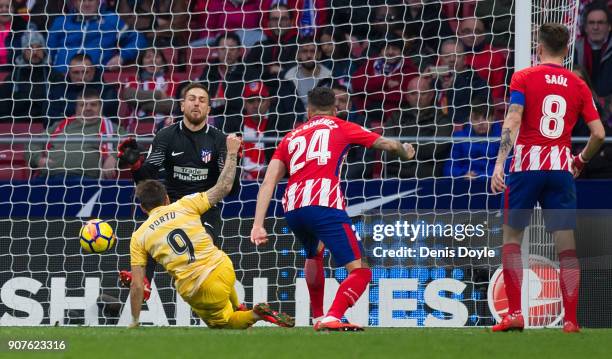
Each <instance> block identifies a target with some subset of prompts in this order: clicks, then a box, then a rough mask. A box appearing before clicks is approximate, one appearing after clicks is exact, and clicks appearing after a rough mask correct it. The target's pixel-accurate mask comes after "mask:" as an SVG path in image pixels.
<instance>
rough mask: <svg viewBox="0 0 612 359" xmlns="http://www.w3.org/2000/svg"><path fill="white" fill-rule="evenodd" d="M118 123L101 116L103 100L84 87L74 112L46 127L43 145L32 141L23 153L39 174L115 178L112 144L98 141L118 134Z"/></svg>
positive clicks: (92, 90) (63, 176)
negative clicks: (73, 138) (76, 138)
mask: <svg viewBox="0 0 612 359" xmlns="http://www.w3.org/2000/svg"><path fill="white" fill-rule="evenodd" d="M119 132H120V131H119V129H118V128H117V126H116V125H115V124H114V123H113V122H112V121H110V120H109V119H108V118H106V117H103V116H102V101H101V99H100V95H99V93H98V92H97V91H96V90H94V89H90V88H88V89H85V90H84V91H83V92H82V93H80V94H79V95H78V96H77V105H76V114H75V115H74V116H71V117H68V118H66V119H64V120H63V121H59V122H57V123H56V124H55V125H53V126H52V127H50V128H49V129H48V130H47V134H48V135H49V137H50V138H49V141H48V142H47V143H46V144H39V143H36V144H35V143H32V144H31V145H30V148H29V152H28V153H26V156H27V158H28V161H29V163H30V166H32V169H33V170H38V171H39V175H43V176H44V175H49V176H50V177H58V178H61V179H64V178H70V177H74V178H76V179H80V178H82V177H88V178H104V179H111V178H116V177H117V160H116V158H115V154H114V153H113V151H114V148H113V143H112V142H103V141H100V140H101V139H103V138H104V137H109V136H113V135H117V134H119ZM58 136H84V138H89V139H91V138H95V139H98V141H93V142H85V141H83V142H71V141H62V140H60V139H56V137H58Z"/></svg>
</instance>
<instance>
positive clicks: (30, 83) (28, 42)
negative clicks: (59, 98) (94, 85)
mask: <svg viewBox="0 0 612 359" xmlns="http://www.w3.org/2000/svg"><path fill="white" fill-rule="evenodd" d="M44 46H45V39H44V38H43V36H42V35H41V34H40V33H38V32H34V31H28V32H26V33H25V34H24V35H23V36H22V37H21V44H20V47H21V48H22V49H23V51H22V52H21V55H20V56H19V57H18V58H17V59H16V60H15V62H16V64H15V68H14V70H13V72H12V74H11V75H10V77H9V78H8V80H9V81H4V82H3V83H2V85H0V99H1V100H0V117H2V118H3V120H5V119H4V118H5V117H12V119H15V120H26V121H33V122H41V123H45V124H46V122H47V111H48V109H49V83H50V82H58V81H62V80H63V78H62V76H61V74H59V73H55V72H52V71H51V67H50V66H49V56H48V52H47V49H45V48H44Z"/></svg>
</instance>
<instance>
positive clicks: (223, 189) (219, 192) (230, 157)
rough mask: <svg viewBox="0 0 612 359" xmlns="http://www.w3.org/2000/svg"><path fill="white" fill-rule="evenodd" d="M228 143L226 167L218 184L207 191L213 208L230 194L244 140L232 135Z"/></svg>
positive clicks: (228, 137) (228, 138)
mask: <svg viewBox="0 0 612 359" xmlns="http://www.w3.org/2000/svg"><path fill="white" fill-rule="evenodd" d="M226 142H227V156H226V157H225V165H224V166H223V170H222V171H221V174H220V175H219V178H218V179H217V184H215V185H214V186H213V187H212V188H211V189H209V190H208V191H206V196H207V197H208V202H209V203H210V205H211V206H214V205H215V204H217V203H218V202H219V201H221V200H222V199H223V197H225V196H227V194H228V193H230V191H231V190H232V186H233V184H234V177H236V165H237V162H238V151H239V150H240V146H241V145H242V139H241V138H240V137H237V136H236V135H233V134H232V135H229V136H227V140H226Z"/></svg>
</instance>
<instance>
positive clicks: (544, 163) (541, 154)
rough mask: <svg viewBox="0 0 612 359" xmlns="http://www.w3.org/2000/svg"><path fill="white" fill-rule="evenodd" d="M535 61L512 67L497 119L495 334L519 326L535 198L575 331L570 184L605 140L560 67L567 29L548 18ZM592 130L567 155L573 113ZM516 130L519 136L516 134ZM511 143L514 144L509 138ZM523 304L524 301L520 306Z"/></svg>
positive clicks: (573, 80)
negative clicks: (506, 100) (499, 238)
mask: <svg viewBox="0 0 612 359" xmlns="http://www.w3.org/2000/svg"><path fill="white" fill-rule="evenodd" d="M538 40H539V44H538V48H537V52H538V57H539V58H540V61H541V63H542V64H541V65H538V66H534V67H530V68H527V69H524V70H521V71H517V72H516V73H515V74H514V76H513V77H512V81H511V84H510V91H511V93H510V107H509V109H508V114H507V115H506V118H505V120H504V125H503V128H502V137H501V143H500V147H499V153H498V156H497V161H496V163H495V170H494V171H493V178H492V179H491V189H492V190H493V192H502V191H503V197H502V200H503V214H504V215H503V223H504V224H503V242H504V245H503V247H502V266H503V278H504V286H505V291H506V295H507V296H508V312H507V315H506V316H504V318H503V319H502V321H501V322H500V323H499V324H497V325H495V326H493V331H494V332H503V331H508V330H523V328H524V326H525V323H524V319H523V315H522V303H521V286H522V281H523V264H522V259H521V241H522V238H523V232H524V230H525V227H526V226H527V225H528V224H529V221H530V219H531V214H532V212H533V208H534V207H535V205H536V204H537V203H539V204H540V206H541V207H542V210H543V216H544V224H545V226H546V230H547V231H548V232H552V233H553V237H554V240H555V246H556V249H557V253H558V255H559V262H560V265H559V266H560V273H559V277H560V286H561V294H562V296H563V307H564V311H565V317H564V326H563V330H564V331H565V332H568V333H573V332H578V331H579V326H578V321H577V317H576V309H577V304H578V290H579V287H580V264H579V262H578V259H577V257H576V250H575V248H576V247H575V246H576V244H575V241H574V229H575V227H576V186H575V183H574V177H577V176H578V175H579V174H580V171H581V170H582V168H583V166H584V164H585V163H586V162H588V160H589V159H591V158H592V157H593V156H594V155H595V153H596V152H597V150H598V149H599V147H600V146H601V143H602V142H603V139H604V129H603V125H602V123H601V121H600V120H599V114H598V113H597V109H596V107H595V103H594V102H593V95H592V94H591V92H590V90H589V88H588V87H587V85H586V84H585V83H584V81H582V80H581V79H580V78H579V77H578V76H576V75H575V74H574V73H572V72H571V71H569V70H567V69H565V68H564V67H563V61H564V58H565V57H566V56H567V53H568V46H567V44H568V40H569V32H568V30H567V28H566V27H565V26H563V25H561V24H554V23H547V24H544V25H542V26H541V27H540V29H539V32H538ZM579 117H582V119H583V120H584V121H585V122H586V124H587V126H588V127H589V129H590V131H591V136H590V138H589V141H588V143H587V145H586V147H585V148H584V150H583V151H582V152H581V153H580V154H578V155H577V156H572V154H571V152H570V146H571V134H572V129H573V128H574V125H575V124H576V122H577V121H578V118H579ZM517 134H518V135H517ZM515 141H516V142H515ZM513 147H514V156H513V158H512V162H511V164H510V174H509V175H508V178H507V179H505V178H504V167H505V162H506V159H507V157H508V154H509V153H510V151H511V150H512V149H513ZM525 304H526V303H525Z"/></svg>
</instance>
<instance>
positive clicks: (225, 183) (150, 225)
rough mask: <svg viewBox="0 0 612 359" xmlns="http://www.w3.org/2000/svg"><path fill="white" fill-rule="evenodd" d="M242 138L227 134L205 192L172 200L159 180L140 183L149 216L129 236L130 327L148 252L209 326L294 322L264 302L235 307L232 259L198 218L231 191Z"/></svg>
mask: <svg viewBox="0 0 612 359" xmlns="http://www.w3.org/2000/svg"><path fill="white" fill-rule="evenodd" d="M241 143H242V140H241V139H240V138H239V137H236V136H235V135H229V136H228V137H227V158H226V160H225V166H224V168H223V171H222V172H221V174H220V175H219V178H218V180H217V183H216V185H215V186H213V187H212V188H211V189H209V190H208V191H206V192H201V193H194V194H191V195H188V196H185V197H183V198H181V199H179V200H178V201H176V202H174V203H172V204H170V199H169V198H168V195H167V193H166V188H165V187H164V186H163V185H162V184H161V183H160V182H158V181H155V180H146V181H142V182H140V183H139V184H138V186H137V187H136V197H137V198H138V200H139V201H140V206H141V207H142V209H143V210H144V211H145V212H146V213H147V214H148V215H149V218H148V219H147V220H146V221H145V222H144V223H143V224H142V225H141V226H140V227H139V228H138V229H137V230H136V232H134V234H133V235H132V239H131V241H130V262H131V266H132V282H131V285H130V301H131V306H132V324H130V327H136V326H138V325H139V317H140V311H141V308H142V301H143V293H144V286H143V280H144V275H145V273H144V272H145V266H146V264H147V254H150V255H151V257H153V259H154V260H155V261H156V262H158V263H160V264H161V265H162V266H163V267H164V268H165V269H166V270H167V271H168V273H169V274H170V275H171V276H172V278H174V285H175V287H176V290H177V291H178V293H179V294H180V295H181V297H182V298H183V299H184V300H185V302H187V303H188V304H189V305H190V306H191V308H192V309H193V311H194V312H195V313H196V314H197V315H198V316H200V318H202V319H203V320H204V322H205V323H206V324H207V325H208V326H209V327H211V328H233V329H243V328H248V327H250V326H251V325H253V324H254V323H255V322H256V321H258V320H265V321H268V322H271V323H274V324H277V325H279V326H283V327H292V326H293V325H294V320H293V318H291V317H290V316H288V315H286V314H283V313H277V312H275V311H273V310H271V309H270V307H269V306H268V304H265V303H260V304H257V305H256V306H255V307H254V308H253V310H239V311H237V309H238V308H239V303H238V297H237V295H236V291H235V289H234V282H235V281H236V274H235V273H234V266H233V264H232V261H231V260H230V259H229V257H228V256H227V255H226V254H225V253H224V252H223V251H222V250H220V249H218V248H217V247H215V245H214V244H213V241H212V239H211V237H210V236H209V235H208V233H207V232H206V230H205V229H204V227H203V226H202V222H201V220H200V216H201V215H202V214H203V213H204V212H206V211H207V210H208V209H209V208H211V206H214V205H215V204H216V203H217V202H219V201H221V199H223V197H225V196H226V195H227V194H228V193H229V192H230V190H231V188H232V184H233V182H234V177H235V175H236V162H237V157H238V151H239V149H240V146H241Z"/></svg>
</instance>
